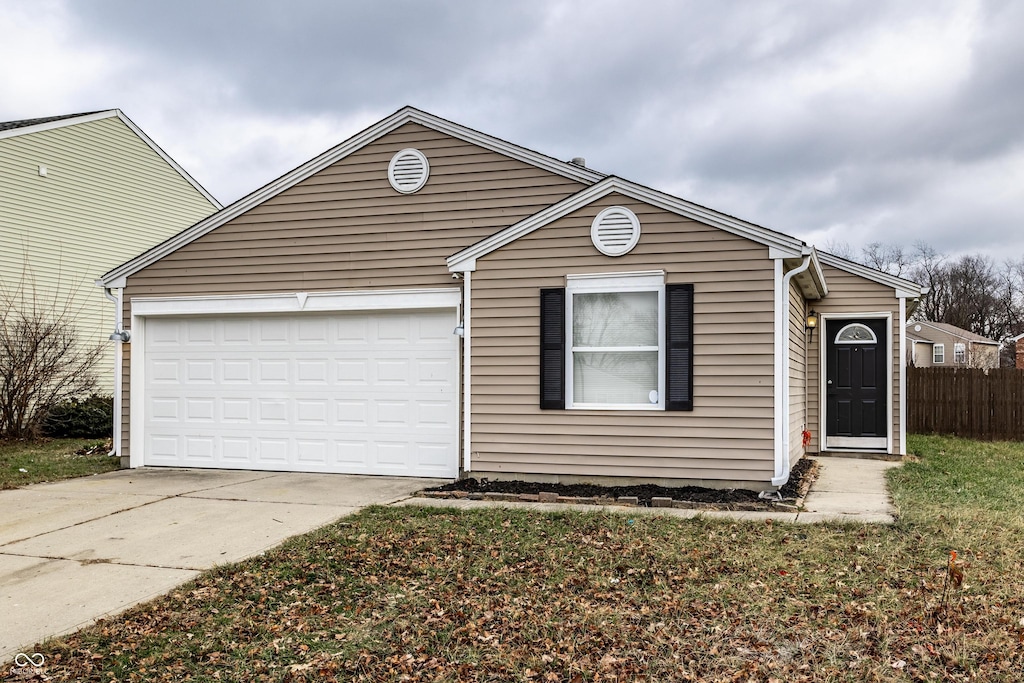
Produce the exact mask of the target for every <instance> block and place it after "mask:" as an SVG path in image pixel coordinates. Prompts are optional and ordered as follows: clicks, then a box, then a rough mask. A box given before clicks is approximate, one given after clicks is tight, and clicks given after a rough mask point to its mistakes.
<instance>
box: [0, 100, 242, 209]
mask: <svg viewBox="0 0 1024 683" xmlns="http://www.w3.org/2000/svg"><path fill="white" fill-rule="evenodd" d="M109 118H118V119H120V120H121V122H122V123H124V125H126V126H128V128H129V129H130V130H131V131H132V132H133V133H135V134H136V135H138V136H139V138H140V139H141V140H142V141H143V142H145V143H146V144H147V145H149V147H150V149H152V150H153V151H154V152H156V153H157V154H158V155H160V158H162V159H163V160H164V161H165V162H167V164H168V165H169V166H170V167H171V168H173V169H174V170H175V171H177V172H178V175H180V176H181V177H182V178H184V179H185V180H187V181H188V182H189V184H190V185H192V187H194V188H195V189H196V190H197V191H198V192H199V194H201V195H203V196H204V197H206V199H207V201H209V202H210V203H211V204H213V205H214V206H215V207H216V208H217V209H220V208H222V207H221V203H220V202H218V201H217V198H216V197H214V196H213V195H212V194H210V193H209V192H207V191H206V188H204V187H203V186H202V185H200V184H199V183H198V182H196V179H195V178H193V177H192V176H191V175H189V174H188V171H186V170H185V169H183V168H182V167H181V166H179V165H178V162H176V161H175V160H174V159H172V158H171V157H170V156H168V155H167V153H166V152H164V151H163V150H162V149H160V146H159V145H157V144H156V143H155V142H153V141H152V140H151V139H150V138H149V136H148V135H146V134H145V133H143V132H142V129H141V128H139V127H138V126H136V125H135V122H133V121H132V120H131V119H130V118H128V117H127V116H125V115H124V113H123V112H122V111H121V110H120V109H106V110H104V111H93V112H88V113H85V114H64V115H62V116H48V117H45V118H41V119H23V120H21V121H8V122H6V123H0V140H3V139H4V138H13V137H18V136H20V135H31V134H33V133H40V132H42V131H44V130H53V129H55V128H63V127H65V126H76V125H78V124H80V123H89V122H91V121H99V120H101V119H109Z"/></svg>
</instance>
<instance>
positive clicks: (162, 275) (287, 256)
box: [102, 108, 921, 489]
mask: <svg viewBox="0 0 1024 683" xmlns="http://www.w3.org/2000/svg"><path fill="white" fill-rule="evenodd" d="M577 162H578V163H568V162H562V161H558V160H556V159H553V158H551V157H548V156H544V155H542V154H539V153H537V152H533V151H531V150H528V149H525V148H523V147H519V146H517V145H514V144H511V143H508V142H505V141H503V140H500V139H497V138H494V137H492V136H490V135H487V134H485V133H481V132H478V131H475V130H472V129H469V128H466V127H464V126H461V125H458V124H456V123H452V122H450V121H447V120H444V119H441V118H438V117H436V116H433V115H431V114H428V113H425V112H422V111H419V110H417V109H413V108H405V109H402V110H400V111H398V112H396V113H395V114H393V115H391V116H389V117H388V118H386V119H384V120H382V121H381V122H379V123H377V124H375V125H373V126H371V127H370V128H368V129H366V130H364V131H362V132H361V133H359V134H357V135H356V136H354V137H353V138H350V139H349V140H347V141H346V142H343V143H341V144H340V145H338V146H337V147H335V148H333V149H331V150H329V151H327V152H325V153H324V154H323V155H321V156H319V157H317V158H315V159H313V160H311V161H309V162H307V163H306V164H304V165H302V166H300V167H299V168H297V169H295V170H294V171H292V172H290V173H288V174H286V175H284V176H282V177H281V178H280V179H279V180H277V181H275V182H273V183H271V184H270V185H267V186H265V187H263V188H261V189H259V190H257V191H256V192H254V193H252V194H251V195H249V196H247V197H244V198H243V199H241V200H239V201H238V202H236V203H235V204H233V205H231V206H229V207H227V208H225V209H224V210H222V211H220V212H219V213H217V214H215V215H213V216H211V217H209V218H207V219H205V220H203V221H200V222H199V223H197V224H196V225H194V226H192V227H190V228H188V229H187V230H185V231H184V232H182V233H181V234H179V235H177V236H176V237H174V238H173V239H171V240H168V241H167V242H165V243H163V244H161V245H159V246H158V247H156V248H154V249H151V250H150V251H148V252H146V253H144V254H142V255H140V256H138V257H137V258H135V259H133V260H131V261H129V262H127V263H125V264H123V265H121V266H119V267H117V268H115V269H113V270H111V271H110V272H108V273H107V274H106V275H104V276H103V279H102V282H103V283H104V284H105V285H106V286H107V287H110V288H114V289H115V290H116V291H117V292H118V293H119V295H120V296H122V297H123V302H124V303H123V306H124V307H123V313H124V324H125V325H126V326H128V327H129V328H130V330H131V332H132V335H133V336H132V339H131V341H130V343H128V344H125V346H126V347H128V348H130V353H129V354H128V355H129V356H130V362H129V363H127V364H126V365H125V368H124V378H123V380H124V381H123V383H122V384H121V386H123V387H124V395H123V418H124V428H123V430H122V432H121V439H120V442H119V443H117V444H116V447H117V448H118V449H119V452H120V453H121V454H122V462H123V463H125V464H126V465H127V466H131V467H138V466H141V465H164V466H187V467H211V468H241V469H267V470H295V471H306V472H348V473H364V474H391V475H408V476H433V477H456V476H459V475H460V474H466V475H473V476H480V477H503V478H524V479H534V480H544V481H555V480H558V481H563V482H564V481H580V480H588V481H600V482H604V483H612V482H624V481H646V482H660V483H670V484H683V483H695V482H699V483H703V484H704V485H714V486H745V487H754V488H763V489H767V488H771V487H775V486H780V485H782V484H783V483H785V482H786V481H787V479H788V477H789V473H790V469H791V467H792V465H793V464H794V463H795V462H796V461H797V460H798V459H799V458H800V457H801V456H802V454H803V453H804V452H805V449H804V447H803V445H802V442H801V437H802V432H803V430H805V429H806V430H808V431H809V432H810V443H809V445H808V447H807V449H806V450H807V451H809V452H817V451H819V450H823V449H825V448H827V449H829V450H844V449H845V450H855V451H871V452H877V453H891V454H901V453H904V452H905V434H904V432H905V430H904V428H903V425H904V416H905V411H904V409H903V407H904V401H905V399H904V392H903V383H902V378H903V376H904V367H905V364H904V347H905V344H904V341H903V329H904V324H905V322H906V316H907V314H908V311H910V310H912V309H913V306H914V304H915V302H916V300H917V299H918V298H919V296H920V292H921V288H920V287H919V286H918V285H916V284H914V283H912V282H909V281H907V280H903V279H900V278H896V277H893V276H890V275H887V274H885V273H882V272H879V271H875V270H872V269H869V268H866V267H864V266H861V265H858V264H855V263H851V262H849V261H845V260H843V259H841V258H838V257H835V256H832V255H829V254H826V253H823V252H818V251H816V250H815V249H814V247H812V246H810V245H807V244H805V243H804V242H801V241H800V240H798V239H795V238H793V237H789V236H787V235H784V234H781V233H778V232H774V231H771V230H768V229H766V228H763V227H760V226H758V225H755V224H752V223H748V222H746V221H743V220H739V219H737V218H733V217H731V216H728V215H725V214H723V213H721V212H718V211H714V210H712V209H708V208H705V207H702V206H698V205H696V204H693V203H690V202H687V201H685V200H683V199H680V198H678V197H673V196H671V195H668V194H665V193H663V192H659V191H657V190H653V189H650V188H647V187H644V186H642V185H638V184H636V183H633V182H630V181H628V180H624V179H621V178H618V177H615V176H609V175H606V174H604V173H600V172H598V171H595V170H593V169H590V168H587V167H585V166H584V165H583V163H582V160H577ZM812 312H813V313H815V316H814V322H815V323H816V325H817V328H816V329H811V330H810V331H808V330H807V327H806V326H807V320H808V318H809V315H810V314H811V313H812ZM823 433H824V435H825V436H824V437H823V435H822V434H823Z"/></svg>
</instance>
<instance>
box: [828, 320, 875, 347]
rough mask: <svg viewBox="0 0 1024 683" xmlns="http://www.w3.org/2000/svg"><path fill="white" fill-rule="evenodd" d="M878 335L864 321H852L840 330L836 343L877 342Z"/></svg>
mask: <svg viewBox="0 0 1024 683" xmlns="http://www.w3.org/2000/svg"><path fill="white" fill-rule="evenodd" d="M877 343H878V337H876V336H875V333H874V332H872V331H871V328H870V327H868V326H867V325H865V324H863V323H850V324H849V325H847V326H846V327H844V328H843V329H841V330H839V333H838V334H837V335H836V344H877Z"/></svg>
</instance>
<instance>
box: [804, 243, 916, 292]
mask: <svg viewBox="0 0 1024 683" xmlns="http://www.w3.org/2000/svg"><path fill="white" fill-rule="evenodd" d="M818 255H819V258H820V259H821V262H822V263H824V264H825V265H827V266H832V267H833V268H838V269H839V270H844V271H846V272H847V273H853V274H854V275H859V276H860V277H862V278H864V279H865V280H871V281H872V282H877V283H878V284H880V285H885V286H886V287H892V288H893V289H895V290H896V296H897V297H899V298H901V299H915V298H917V297H919V296H921V295H922V294H923V293H924V289H923V288H922V287H921V285H919V284H917V283H916V282H911V281H910V280H904V279H903V278H901V277H896V276H895V275H889V273H883V272H882V271H880V270H875V269H874V268H869V267H867V266H863V265H861V264H859V263H854V262H853V261H847V260H846V259H844V258H840V257H838V256H835V255H834V254H829V253H828V252H825V251H819V252H818Z"/></svg>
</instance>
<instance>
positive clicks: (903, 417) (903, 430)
mask: <svg viewBox="0 0 1024 683" xmlns="http://www.w3.org/2000/svg"><path fill="white" fill-rule="evenodd" d="M914 352H915V353H916V352H917V347H916V344H915V346H914ZM899 354H900V441H899V454H900V455H906V453H907V300H906V299H905V298H904V297H900V350H899ZM889 422H892V420H891V419H890V420H889Z"/></svg>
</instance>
